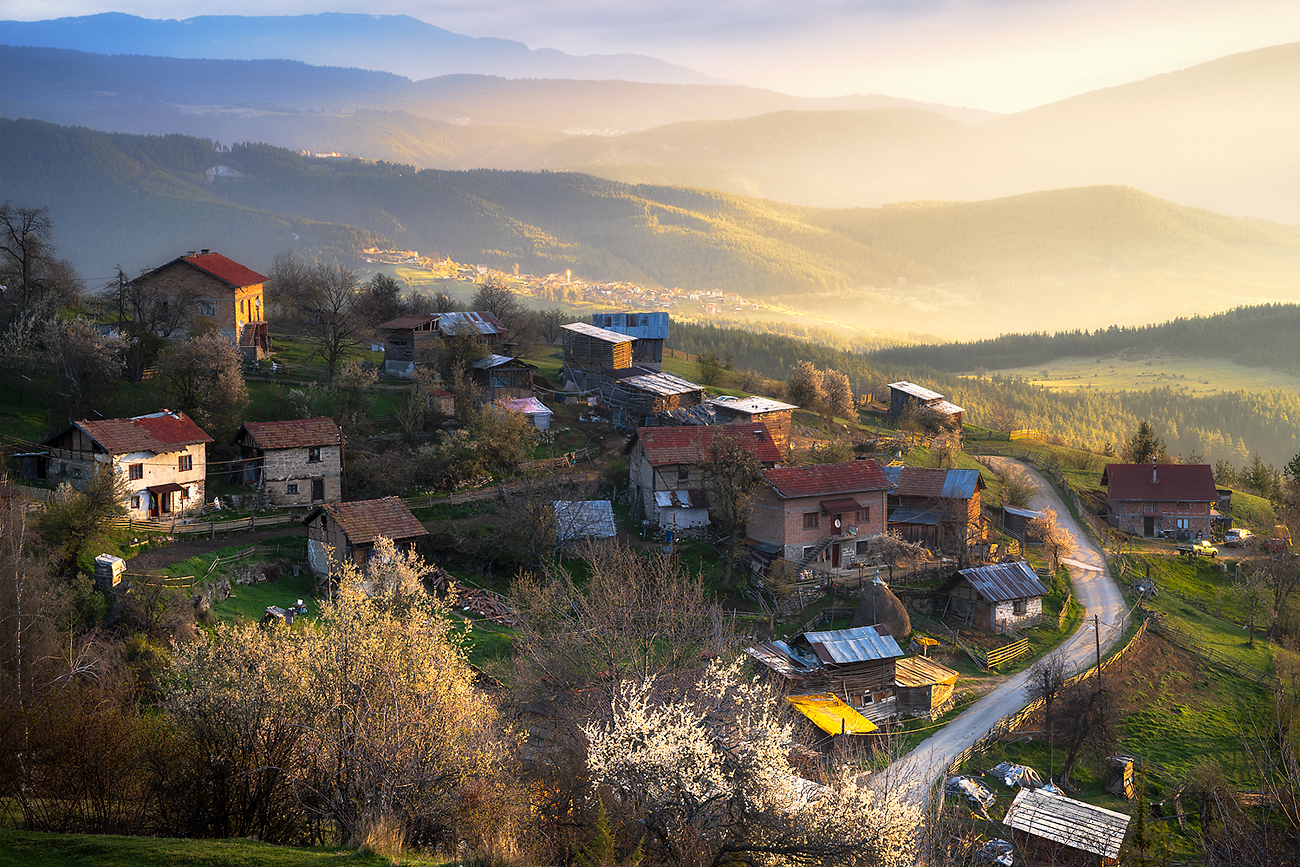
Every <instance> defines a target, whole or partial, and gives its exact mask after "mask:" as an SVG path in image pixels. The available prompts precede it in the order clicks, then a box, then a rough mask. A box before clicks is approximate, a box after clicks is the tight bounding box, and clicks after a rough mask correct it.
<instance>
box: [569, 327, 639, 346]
mask: <svg viewBox="0 0 1300 867" xmlns="http://www.w3.org/2000/svg"><path fill="white" fill-rule="evenodd" d="M560 327H561V329H562V330H564V331H571V332H573V333H574V334H581V335H582V336H584V337H591V338H594V339H596V340H604V341H605V342H606V343H631V342H632V341H633V340H635V338H633V337H629V336H628V335H626V334H619V333H618V332H617V331H607V330H605V329H604V328H597V327H596V326H594V325H588V324H587V323H585V322H572V323H570V324H568V325H562V326H560Z"/></svg>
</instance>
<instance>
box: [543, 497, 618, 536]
mask: <svg viewBox="0 0 1300 867" xmlns="http://www.w3.org/2000/svg"><path fill="white" fill-rule="evenodd" d="M552 506H553V508H554V509H555V524H556V541H558V542H570V541H573V540H574V539H582V538H585V537H589V538H592V539H612V538H614V537H615V536H617V535H618V524H616V523H615V522H614V505H613V503H611V502H610V501H609V500H556V501H555V502H554V503H553V504H552Z"/></svg>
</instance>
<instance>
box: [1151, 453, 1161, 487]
mask: <svg viewBox="0 0 1300 867" xmlns="http://www.w3.org/2000/svg"><path fill="white" fill-rule="evenodd" d="M1151 484H1153V485H1158V484H1160V480H1159V479H1157V478H1156V459H1155V458H1152V459H1151Z"/></svg>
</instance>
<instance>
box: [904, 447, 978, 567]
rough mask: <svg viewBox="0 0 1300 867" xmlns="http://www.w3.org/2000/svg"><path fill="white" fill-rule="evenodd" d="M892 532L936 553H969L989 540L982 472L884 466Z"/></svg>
mask: <svg viewBox="0 0 1300 867" xmlns="http://www.w3.org/2000/svg"><path fill="white" fill-rule="evenodd" d="M883 471H884V473H885V475H886V476H887V477H888V478H889V481H890V489H889V492H888V496H887V503H888V507H889V520H888V525H889V529H891V530H894V529H897V530H898V531H899V533H900V534H901V535H902V536H903V538H904V539H906V540H907V541H909V542H918V543H920V544H922V545H925V546H926V547H927V548H930V549H931V550H939V549H941V548H950V549H953V550H957V551H964V550H965V549H966V547H967V546H969V545H972V544H975V543H976V542H978V541H979V540H980V539H982V538H983V537H984V514H983V509H982V506H981V504H980V492H981V491H983V490H984V487H985V485H984V479H983V478H982V477H981V476H980V473H979V470H945V469H938V468H931V467H884V468H883Z"/></svg>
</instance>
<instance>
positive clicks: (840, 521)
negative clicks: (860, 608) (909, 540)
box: [749, 460, 890, 572]
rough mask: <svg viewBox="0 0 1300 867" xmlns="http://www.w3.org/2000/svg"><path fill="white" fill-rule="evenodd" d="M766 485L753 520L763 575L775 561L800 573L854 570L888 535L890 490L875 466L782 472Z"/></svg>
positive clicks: (770, 474)
mask: <svg viewBox="0 0 1300 867" xmlns="http://www.w3.org/2000/svg"><path fill="white" fill-rule="evenodd" d="M763 479H764V481H765V482H766V484H764V485H763V486H761V487H760V488H759V490H758V493H757V494H756V495H755V497H754V505H753V507H752V509H751V510H750V516H749V541H750V544H751V548H752V549H753V551H754V566H755V568H757V569H759V570H760V571H764V572H766V570H767V566H768V564H769V563H770V562H771V561H772V560H775V559H786V560H789V561H790V562H791V563H792V564H793V565H794V567H795V570H796V572H797V571H799V570H801V569H804V568H807V567H808V566H810V565H813V564H814V563H816V564H817V565H818V566H819V568H830V569H842V568H848V567H849V566H850V564H851V563H852V562H853V560H854V559H855V557H856V556H857V555H858V554H860V553H865V552H866V550H867V548H868V546H869V545H870V539H871V538H872V537H873V536H878V535H880V534H881V533H883V532H884V531H885V492H886V491H887V490H888V489H889V487H890V484H889V479H888V477H886V476H885V474H884V473H883V472H881V469H880V466H879V464H877V463H876V462H875V461H874V460H864V461H846V462H844V463H838V464H819V465H816V466H809V467H776V468H774V469H770V470H765V471H764V472H763Z"/></svg>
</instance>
